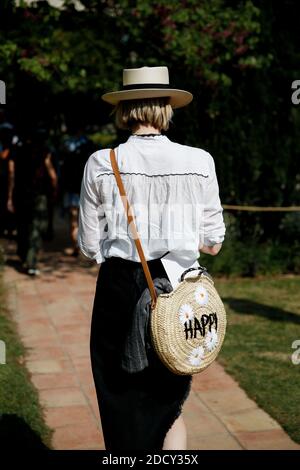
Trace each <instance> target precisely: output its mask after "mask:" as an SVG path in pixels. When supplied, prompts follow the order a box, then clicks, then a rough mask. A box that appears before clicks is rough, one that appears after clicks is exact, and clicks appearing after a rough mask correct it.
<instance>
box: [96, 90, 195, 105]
mask: <svg viewBox="0 0 300 470" xmlns="http://www.w3.org/2000/svg"><path fill="white" fill-rule="evenodd" d="M163 97H166V98H170V105H171V106H172V108H173V109H175V108H182V107H183V106H186V105H188V104H189V103H190V102H191V101H192V99H193V95H192V93H190V92H188V91H185V90H177V89H175V88H167V89H166V88H139V89H132V90H121V91H112V92H110V93H105V94H104V95H102V96H101V98H102V99H103V100H104V101H106V102H107V103H110V104H113V105H117V104H118V103H119V102H120V101H125V100H138V99H143V98H163Z"/></svg>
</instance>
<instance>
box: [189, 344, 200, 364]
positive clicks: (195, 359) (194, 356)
mask: <svg viewBox="0 0 300 470" xmlns="http://www.w3.org/2000/svg"><path fill="white" fill-rule="evenodd" d="M203 357H204V349H203V347H202V346H199V347H198V348H194V349H193V350H192V352H191V354H190V356H189V363H190V364H192V365H193V366H199V365H200V364H201V362H202V360H203Z"/></svg>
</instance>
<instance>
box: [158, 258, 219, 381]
mask: <svg viewBox="0 0 300 470" xmlns="http://www.w3.org/2000/svg"><path fill="white" fill-rule="evenodd" d="M192 269H193V270H194V269H197V270H198V268H192ZM188 271H191V270H187V271H185V272H184V273H183V274H182V276H181V282H180V283H179V285H178V286H177V287H176V288H175V289H174V290H173V291H172V292H170V293H169V294H160V295H159V296H158V297H157V300H156V304H155V306H154V307H153V308H152V312H151V319H150V331H151V339H152V343H153V346H154V349H155V351H156V353H157V355H158V356H159V358H160V360H161V361H162V362H163V363H164V364H165V366H166V367H168V369H170V370H171V371H172V372H174V373H175V374H178V375H190V374H197V373H199V372H201V371H202V370H204V369H206V367H208V366H209V365H210V364H211V363H212V362H213V361H214V360H215V359H216V357H217V355H218V353H219V351H220V349H221V346H222V343H223V340H224V336H225V330H226V312H225V308H224V305H223V302H222V300H221V299H220V296H219V294H218V292H217V290H216V288H215V287H214V282H213V279H212V278H211V276H210V275H209V274H208V272H207V270H206V268H204V267H202V266H200V267H199V271H200V273H199V274H198V275H197V276H192V277H186V274H187V272H188Z"/></svg>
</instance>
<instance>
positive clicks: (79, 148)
mask: <svg viewBox="0 0 300 470" xmlns="http://www.w3.org/2000/svg"><path fill="white" fill-rule="evenodd" d="M93 147H94V145H93V143H92V142H91V140H89V139H88V138H87V136H86V135H85V134H84V132H83V130H82V129H81V128H79V129H77V130H76V129H75V131H74V132H73V133H72V135H71V136H70V137H68V138H67V139H66V140H65V141H64V143H63V147H62V166H61V192H62V203H63V209H64V211H65V212H67V213H68V217H69V234H70V240H71V245H72V246H71V247H68V248H66V249H65V250H64V253H65V254H66V255H71V256H78V254H79V247H78V243H77V234H78V213H79V195H80V186H81V180H82V175H83V170H84V166H85V163H86V160H87V158H88V156H89V155H90V153H91V152H92V150H93Z"/></svg>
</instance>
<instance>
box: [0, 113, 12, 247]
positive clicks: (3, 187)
mask: <svg viewBox="0 0 300 470" xmlns="http://www.w3.org/2000/svg"><path fill="white" fill-rule="evenodd" d="M13 129H14V128H13V125H12V124H11V123H10V122H8V121H7V119H6V116H5V113H4V110H3V109H0V236H8V238H10V237H11V236H12V232H13V220H12V219H13V216H12V214H11V213H10V212H9V211H8V210H7V204H6V202H7V192H8V161H9V156H10V153H11V149H12V140H13Z"/></svg>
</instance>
